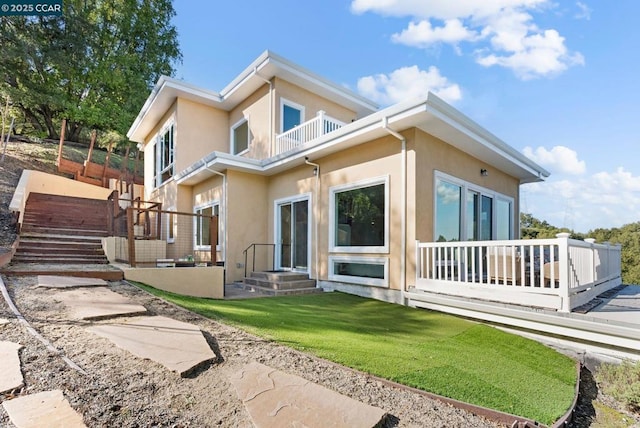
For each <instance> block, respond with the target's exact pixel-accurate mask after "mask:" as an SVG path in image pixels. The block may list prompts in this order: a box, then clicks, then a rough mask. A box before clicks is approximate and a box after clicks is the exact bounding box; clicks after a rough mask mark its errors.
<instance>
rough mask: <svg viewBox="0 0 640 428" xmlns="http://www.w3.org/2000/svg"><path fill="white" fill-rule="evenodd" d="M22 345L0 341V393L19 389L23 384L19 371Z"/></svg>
mask: <svg viewBox="0 0 640 428" xmlns="http://www.w3.org/2000/svg"><path fill="white" fill-rule="evenodd" d="M20 349H22V345H20V344H18V343H13V342H5V341H0V393H3V392H7V391H11V390H12V389H16V388H20V387H21V386H22V385H23V384H24V378H23V377H22V371H21V370H20V354H19V351H20Z"/></svg>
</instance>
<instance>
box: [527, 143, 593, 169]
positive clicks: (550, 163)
mask: <svg viewBox="0 0 640 428" xmlns="http://www.w3.org/2000/svg"><path fill="white" fill-rule="evenodd" d="M522 152H523V153H524V155H525V156H526V157H528V158H529V159H531V160H532V161H534V162H536V163H538V164H540V165H542V166H543V167H545V168H547V169H549V171H550V172H551V173H552V174H553V173H560V174H568V175H580V174H584V172H585V171H586V164H585V162H584V161H582V160H579V159H578V154H577V153H576V152H575V151H574V150H571V149H570V148H568V147H564V146H555V147H553V148H552V149H551V150H547V149H546V148H544V147H538V148H537V149H535V150H533V149H532V148H531V147H525V148H524V150H523V151H522Z"/></svg>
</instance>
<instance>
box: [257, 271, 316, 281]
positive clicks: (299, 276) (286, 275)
mask: <svg viewBox="0 0 640 428" xmlns="http://www.w3.org/2000/svg"><path fill="white" fill-rule="evenodd" d="M251 278H256V279H262V280H267V281H274V282H285V281H301V280H305V279H309V275H308V274H306V273H300V272H289V271H264V272H251Z"/></svg>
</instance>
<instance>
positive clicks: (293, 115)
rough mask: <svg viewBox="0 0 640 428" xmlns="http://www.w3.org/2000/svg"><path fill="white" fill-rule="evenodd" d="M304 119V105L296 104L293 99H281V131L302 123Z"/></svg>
mask: <svg viewBox="0 0 640 428" xmlns="http://www.w3.org/2000/svg"><path fill="white" fill-rule="evenodd" d="M303 119H304V106H301V105H300V104H296V103H294V102H293V101H289V100H285V99H284V98H282V99H281V100H280V129H281V132H287V131H288V130H290V129H293V128H295V127H296V126H298V125H300V124H301V123H302V122H303Z"/></svg>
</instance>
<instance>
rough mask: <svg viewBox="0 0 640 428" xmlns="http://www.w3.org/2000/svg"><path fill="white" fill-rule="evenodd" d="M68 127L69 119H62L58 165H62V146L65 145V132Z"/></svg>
mask: <svg viewBox="0 0 640 428" xmlns="http://www.w3.org/2000/svg"><path fill="white" fill-rule="evenodd" d="M66 129H67V119H62V125H61V126H60V144H59V145H58V159H57V160H56V166H57V167H58V168H59V167H60V159H62V146H63V145H64V132H65V131H66Z"/></svg>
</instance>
